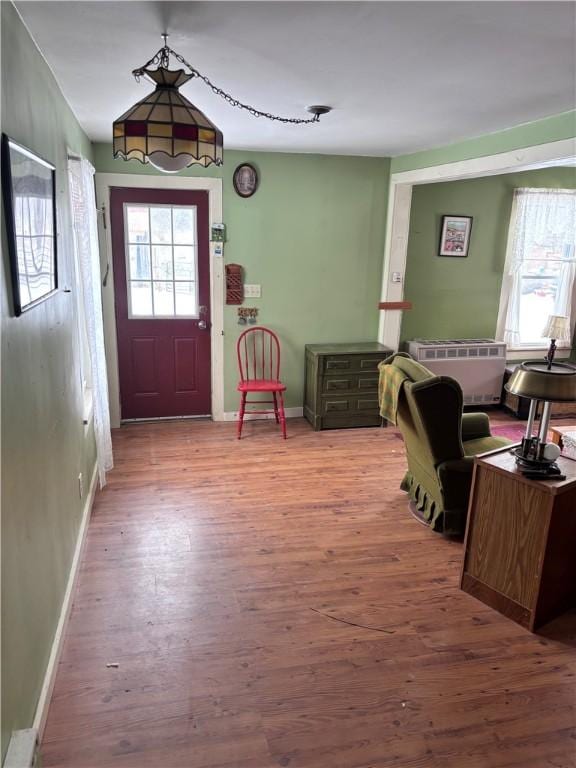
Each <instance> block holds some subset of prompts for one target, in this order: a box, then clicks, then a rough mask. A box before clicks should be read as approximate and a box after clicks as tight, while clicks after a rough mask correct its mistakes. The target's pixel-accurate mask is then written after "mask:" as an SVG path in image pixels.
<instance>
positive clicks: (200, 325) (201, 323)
mask: <svg viewBox="0 0 576 768" xmlns="http://www.w3.org/2000/svg"><path fill="white" fill-rule="evenodd" d="M207 327H208V325H207V323H206V320H198V328H200V329H201V330H203V331H205V330H206V328H207Z"/></svg>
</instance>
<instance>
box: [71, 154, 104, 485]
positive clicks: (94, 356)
mask: <svg viewBox="0 0 576 768" xmlns="http://www.w3.org/2000/svg"><path fill="white" fill-rule="evenodd" d="M68 181H69V189H70V202H71V207H72V221H73V225H74V244H75V247H76V264H77V293H78V303H79V309H78V319H79V337H80V349H81V352H82V359H81V364H82V371H81V377H82V383H83V385H84V387H85V388H89V389H90V394H91V399H92V406H93V414H94V435H95V438H96V459H97V462H98V477H99V480H100V487H103V486H104V485H105V484H106V472H108V471H109V470H110V469H112V467H113V457H112V439H111V433H110V411H109V406H108V377H107V372H106V355H105V351H104V321H103V315H102V297H101V293H100V290H101V289H100V285H101V277H100V252H99V248H98V226H97V221H96V195H95V191H94V168H93V167H92V166H91V165H90V163H89V162H88V161H87V160H85V159H84V158H78V159H75V158H71V159H70V160H69V162H68Z"/></svg>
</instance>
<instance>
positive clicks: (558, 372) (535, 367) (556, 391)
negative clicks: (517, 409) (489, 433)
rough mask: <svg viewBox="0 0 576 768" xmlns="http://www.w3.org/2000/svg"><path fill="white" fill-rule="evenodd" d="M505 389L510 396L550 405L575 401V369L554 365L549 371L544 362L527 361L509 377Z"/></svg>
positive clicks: (564, 365)
mask: <svg viewBox="0 0 576 768" xmlns="http://www.w3.org/2000/svg"><path fill="white" fill-rule="evenodd" d="M505 388H506V389H507V390H508V392H510V394H512V395H518V396H519V397H527V398H530V399H531V400H545V401H548V402H551V403H557V402H571V401H574V400H576V368H575V367H573V366H571V365H567V364H565V363H554V364H553V365H552V367H551V369H550V370H548V365H547V363H546V362H540V361H539V360H536V361H527V362H525V363H522V364H521V365H519V366H518V367H517V368H516V370H515V371H514V373H513V374H512V376H510V378H509V380H508V382H507V383H506V385H505Z"/></svg>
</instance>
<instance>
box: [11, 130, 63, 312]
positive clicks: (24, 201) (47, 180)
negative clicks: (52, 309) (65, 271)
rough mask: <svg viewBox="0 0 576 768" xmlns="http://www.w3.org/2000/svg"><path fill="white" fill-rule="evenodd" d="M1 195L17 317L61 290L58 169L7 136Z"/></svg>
mask: <svg viewBox="0 0 576 768" xmlns="http://www.w3.org/2000/svg"><path fill="white" fill-rule="evenodd" d="M2 194H3V197H4V212H5V220H6V235H7V241H8V255H9V259H10V271H11V277H12V296H13V301H14V313H15V314H16V315H21V314H22V312H25V311H26V310H28V309H31V308H32V307H35V306H36V305H37V304H39V303H40V302H41V301H44V300H45V299H47V298H48V297H49V296H52V295H53V294H54V293H56V291H57V290H58V270H57V258H56V183H55V168H54V166H53V165H51V164H50V163H48V162H46V160H43V159H42V158H41V157H38V155H36V154H35V153H34V152H31V151H30V150H29V149H26V148H25V147H22V146H20V144H17V143H16V142H15V141H13V140H12V139H11V138H9V137H8V136H6V134H2Z"/></svg>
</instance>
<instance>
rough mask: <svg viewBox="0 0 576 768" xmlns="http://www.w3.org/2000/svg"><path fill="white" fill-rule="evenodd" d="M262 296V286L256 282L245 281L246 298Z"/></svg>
mask: <svg viewBox="0 0 576 768" xmlns="http://www.w3.org/2000/svg"><path fill="white" fill-rule="evenodd" d="M261 296H262V286H261V285H258V284H256V283H244V298H245V299H259V298H260V297H261Z"/></svg>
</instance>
